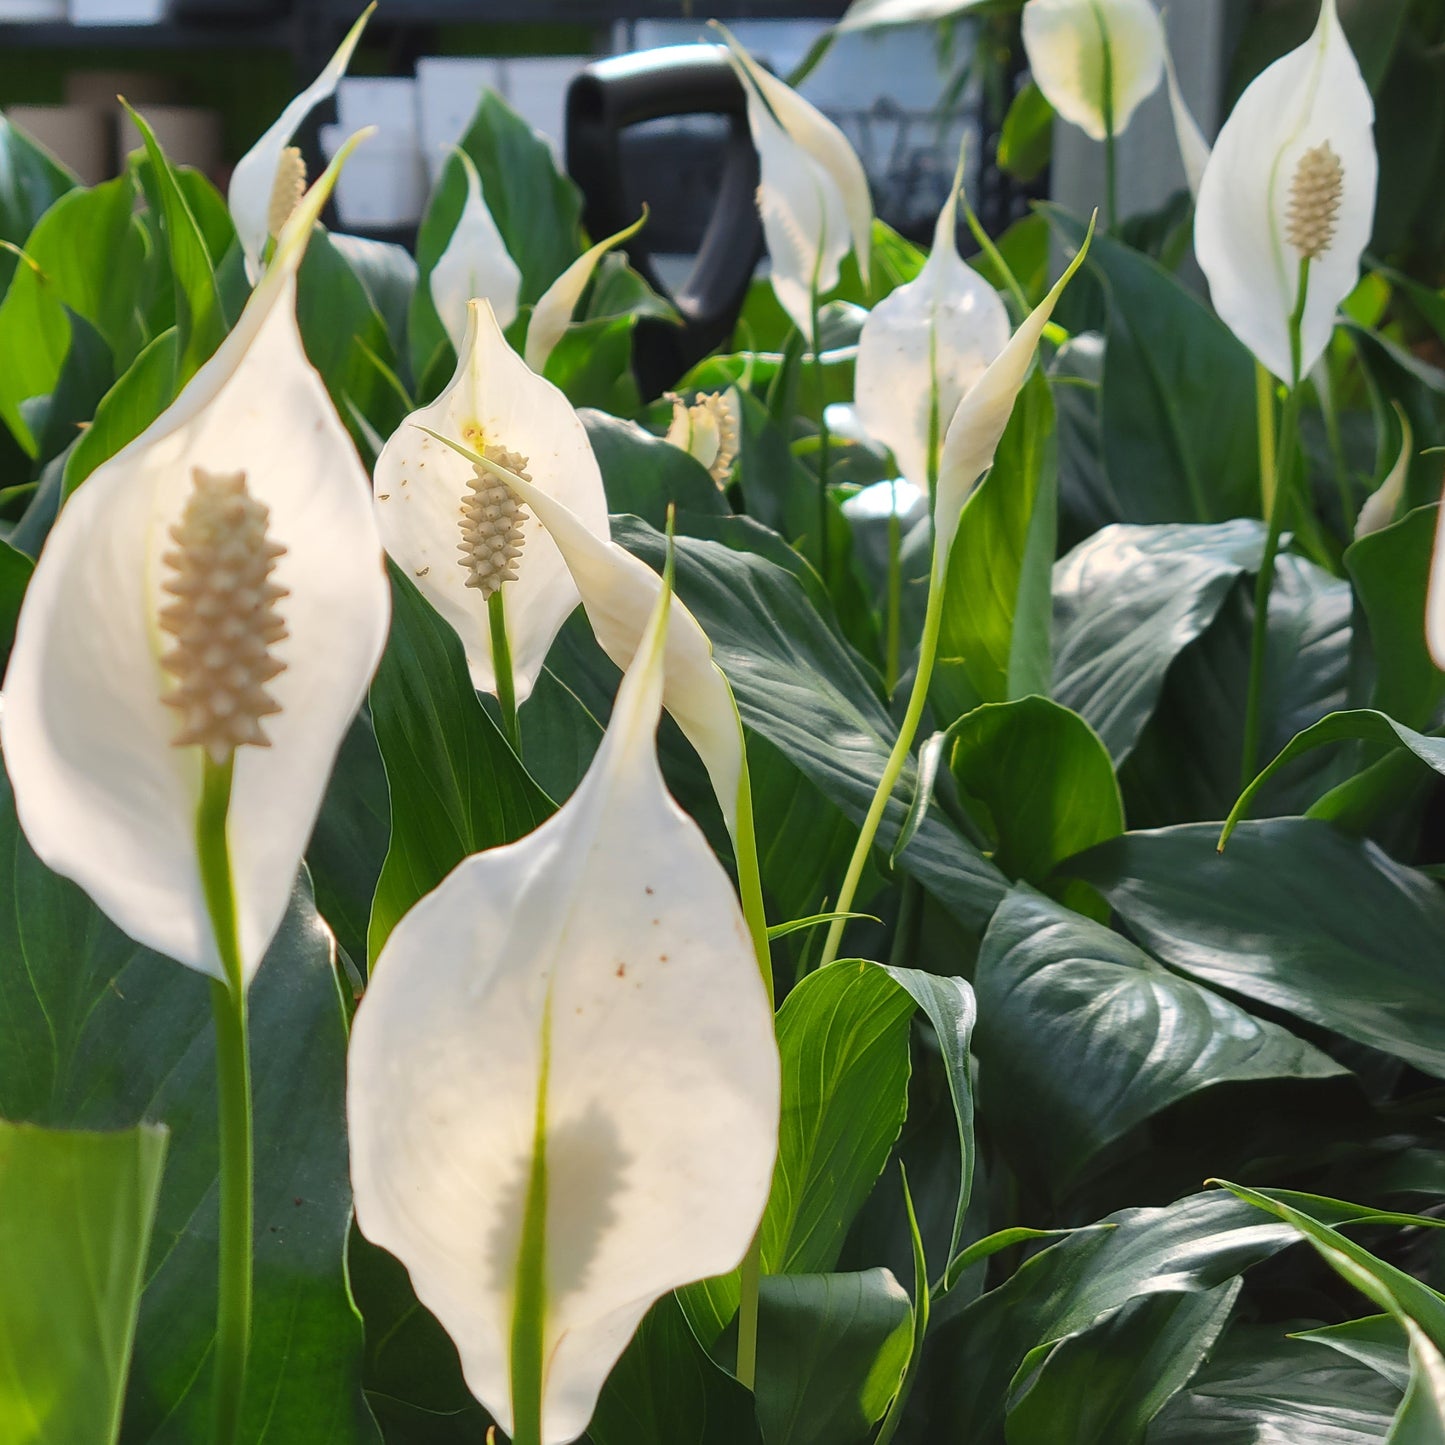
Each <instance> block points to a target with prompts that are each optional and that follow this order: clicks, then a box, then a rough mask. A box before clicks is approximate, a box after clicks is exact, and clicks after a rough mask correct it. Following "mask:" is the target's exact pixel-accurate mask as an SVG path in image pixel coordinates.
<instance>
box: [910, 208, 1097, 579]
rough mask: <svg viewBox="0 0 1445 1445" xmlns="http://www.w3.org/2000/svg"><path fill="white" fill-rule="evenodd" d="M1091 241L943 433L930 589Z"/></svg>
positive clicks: (942, 571) (940, 576)
mask: <svg viewBox="0 0 1445 1445" xmlns="http://www.w3.org/2000/svg"><path fill="white" fill-rule="evenodd" d="M1093 238H1094V222H1093V221H1090V223H1089V231H1088V234H1087V235H1086V236H1085V237H1084V244H1083V245H1082V246H1081V247H1080V248H1079V253H1078V255H1077V256H1075V257H1074V259H1073V260H1072V261H1071V262H1070V263H1069V266H1068V269H1067V270H1066V271H1065V272H1064V274H1063V275H1062V276H1060V277H1059V279H1058V281H1057V282H1056V283H1055V285H1054V288H1053V290H1052V291H1050V292H1049V294H1048V295H1047V296H1045V297H1044V299H1043V300H1042V301H1041V302H1040V303H1039V304H1038V306H1036V307H1035V308H1034V310H1033V311H1032V312H1030V313H1029V315H1028V316H1027V317H1026V318H1025V320H1024V322H1023V324H1022V325H1021V326H1020V327H1019V329H1018V330H1017V331H1016V332H1014V334H1013V339H1012V340H1011V341H1010V342H1009V344H1008V345H1007V346H1006V347H1004V349H1003V351H1002V352H1001V353H1000V354H999V357H998V359H997V360H996V361H995V362H994V363H993V364H992V365H991V366H990V367H989V368H988V370H987V371H985V372H984V374H983V375H982V376H981V377H980V378H979V379H978V381H977V382H976V383H975V384H974V386H973V387H972V388H971V389H970V391H969V392H968V394H967V395H966V396H965V397H964V398H963V400H962V401H961V402H959V404H958V410H957V411H955V412H954V414H953V419H952V420H951V421H950V422H949V424H948V432H947V434H946V435H945V437H944V439H943V458H942V462H941V464H940V466H939V471H938V495H937V497H936V499H935V501H934V508H933V520H934V544H933V570H934V582H933V585H934V586H935V587H939V586H942V585H943V579H944V578H945V577H946V576H947V574H948V554H949V552H950V551H951V550H952V548H953V539H954V537H955V536H956V535H957V534H958V522H959V518H960V516H961V515H962V513H963V505H964V503H965V502H967V501H968V499H969V497H970V496H971V495H972V493H973V489H974V488H975V487H976V486H977V485H978V483H979V479H980V478H981V477H982V476H983V474H984V473H985V472H986V471H987V470H988V469H989V468H990V467H991V466H992V465H993V457H994V453H995V452H996V451H997V450H998V444H999V442H1000V441H1002V440H1003V434H1004V429H1005V428H1006V427H1007V426H1008V423H1009V418H1010V417H1011V416H1012V415H1013V409H1014V403H1015V402H1016V401H1017V400H1018V395H1019V391H1020V389H1021V388H1022V387H1023V384H1024V382H1025V381H1026V380H1027V378H1028V374H1029V367H1030V366H1031V365H1032V364H1033V359H1034V352H1035V351H1036V350H1038V345H1039V339H1040V338H1041V337H1042V336H1043V334H1044V327H1045V326H1047V325H1048V322H1049V318H1050V317H1051V316H1052V315H1053V314H1054V307H1055V306H1057V305H1058V301H1059V297H1060V296H1062V295H1063V294H1064V287H1065V286H1067V285H1068V284H1069V282H1070V281H1071V280H1073V277H1074V272H1075V271H1077V270H1078V269H1079V267H1080V266H1082V265H1083V264H1084V257H1085V256H1086V255H1088V252H1089V243H1090V242H1091V241H1092V240H1093Z"/></svg>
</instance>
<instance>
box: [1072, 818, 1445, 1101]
mask: <svg viewBox="0 0 1445 1445" xmlns="http://www.w3.org/2000/svg"><path fill="white" fill-rule="evenodd" d="M1218 839H1219V832H1218V828H1217V826H1216V825H1212V824H1203V825H1193V826H1188V827H1180V828H1163V829H1160V830H1159V831H1158V832H1154V833H1132V834H1128V835H1126V836H1125V837H1123V838H1116V839H1114V840H1113V841H1112V842H1109V843H1105V844H1103V845H1102V846H1101V847H1099V848H1095V849H1092V850H1091V851H1090V852H1088V853H1086V854H1084V855H1083V857H1081V858H1078V859H1075V860H1074V861H1073V862H1072V863H1070V864H1069V872H1070V873H1072V874H1075V875H1076V876H1078V877H1082V878H1086V879H1088V880H1089V882H1091V883H1092V884H1094V886H1095V887H1096V888H1098V889H1099V890H1100V892H1102V893H1103V894H1104V896H1105V897H1106V898H1108V900H1109V902H1110V903H1112V904H1113V906H1114V907H1115V908H1116V909H1117V910H1118V911H1119V913H1120V914H1122V915H1123V917H1124V919H1125V920H1126V921H1127V923H1128V924H1129V927H1130V929H1131V930H1132V931H1133V932H1134V933H1135V934H1136V935H1137V936H1138V937H1139V938H1140V939H1141V940H1142V941H1143V943H1144V944H1145V945H1146V946H1147V947H1148V948H1149V950H1150V951H1151V952H1152V953H1154V954H1155V955H1156V956H1157V957H1159V958H1161V959H1163V960H1164V961H1165V962H1166V963H1167V964H1169V965H1170V966H1171V967H1173V968H1177V969H1179V970H1180V971H1182V972H1184V973H1187V974H1189V975H1190V976H1191V977H1194V978H1198V979H1201V980H1202V981H1204V982H1205V983H1208V984H1211V985H1214V986H1215V987H1218V988H1224V989H1228V990H1230V991H1231V992H1233V993H1236V994H1240V995H1242V996H1243V997H1245V998H1250V999H1255V1000H1257V1001H1259V1002H1260V1003H1265V1004H1269V1005H1271V1006H1273V1007H1275V1008H1282V1009H1285V1010H1287V1011H1288V1012H1290V1013H1293V1014H1297V1015H1298V1016H1299V1017H1300V1018H1304V1019H1309V1020H1310V1021H1311V1022H1312V1023H1316V1024H1322V1025H1323V1026H1324V1027H1326V1028H1330V1029H1334V1030H1335V1031H1336V1032H1338V1033H1341V1034H1343V1035H1344V1036H1345V1037H1346V1038H1350V1039H1355V1040H1357V1041H1359V1042H1360V1043H1366V1044H1369V1045H1371V1046H1372V1047H1374V1048H1377V1049H1382V1050H1383V1051H1384V1052H1386V1053H1388V1054H1394V1055H1396V1056H1397V1057H1399V1058H1402V1059H1405V1060H1407V1061H1409V1062H1410V1063H1412V1064H1414V1065H1415V1067H1416V1068H1419V1069H1422V1070H1424V1071H1425V1072H1426V1073H1429V1074H1434V1075H1437V1076H1442V1077H1445V979H1442V978H1441V976H1440V970H1439V969H1438V968H1437V966H1436V959H1437V958H1438V956H1439V940H1440V938H1442V937H1445V896H1442V894H1441V892H1440V890H1439V889H1438V888H1437V887H1436V886H1435V884H1434V883H1432V882H1430V881H1429V880H1428V879H1427V878H1424V877H1422V876H1421V875H1420V874H1418V873H1413V872H1411V870H1410V869H1408V868H1404V867H1402V866H1401V865H1400V864H1398V863H1396V862H1395V861H1394V860H1393V859H1391V858H1389V857H1388V856H1386V854H1384V853H1383V852H1382V851H1381V850H1380V849H1379V848H1377V847H1375V846H1374V844H1372V843H1364V842H1360V841H1358V840H1356V839H1353V838H1347V837H1344V836H1343V835H1341V834H1339V833H1337V832H1335V830H1334V829H1333V828H1331V827H1330V826H1329V825H1328V824H1325V823H1318V822H1314V821H1312V820H1310V819H1278V820H1276V821H1274V822H1268V823H1244V824H1241V825H1240V827H1239V828H1238V829H1237V830H1236V832H1235V834H1234V836H1233V838H1232V839H1231V840H1230V843H1229V847H1228V848H1227V849H1226V850H1225V852H1224V854H1223V855H1222V856H1221V855H1220V854H1219V853H1218V851H1217V843H1218Z"/></svg>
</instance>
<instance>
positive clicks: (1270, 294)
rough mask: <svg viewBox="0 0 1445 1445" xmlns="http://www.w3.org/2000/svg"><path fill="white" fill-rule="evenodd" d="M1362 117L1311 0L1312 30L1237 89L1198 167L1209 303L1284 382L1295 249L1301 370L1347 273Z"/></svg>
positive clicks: (1364, 158) (1329, 4) (1364, 132)
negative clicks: (1304, 282) (1303, 275)
mask: <svg viewBox="0 0 1445 1445" xmlns="http://www.w3.org/2000/svg"><path fill="white" fill-rule="evenodd" d="M1374 118H1375V108H1374V103H1373V102H1372V101H1371V99H1370V92H1369V90H1368V89H1367V88H1366V86H1365V82H1364V78H1363V77H1362V76H1361V74H1360V67H1359V65H1358V64H1357V63H1356V61H1355V57H1354V54H1353V53H1352V52H1351V50H1350V46H1349V42H1348V41H1347V40H1346V39H1345V33H1344V30H1343V29H1342V28H1341V26H1340V20H1339V16H1338V14H1337V13H1336V9H1335V0H1323V4H1322V5H1321V7H1320V17H1319V23H1318V24H1317V25H1316V26H1315V30H1314V34H1313V35H1311V36H1310V38H1309V39H1308V40H1307V41H1306V42H1305V43H1304V44H1303V45H1302V46H1300V47H1299V49H1298V50H1292V51H1290V53H1289V54H1288V55H1285V56H1282V57H1281V58H1280V59H1279V60H1277V61H1275V63H1274V64H1273V65H1271V66H1270V67H1269V68H1268V69H1267V70H1265V71H1264V72H1263V73H1262V74H1261V75H1259V76H1258V77H1256V79H1255V80H1254V81H1253V82H1252V83H1251V84H1250V86H1249V88H1248V89H1247V90H1246V91H1245V92H1244V94H1243V95H1242V96H1240V98H1239V103H1238V104H1237V105H1236V106H1235V107H1234V111H1233V113H1232V114H1231V115H1230V117H1229V119H1228V120H1227V121H1226V122H1225V124H1224V128H1223V130H1221V131H1220V133H1219V139H1218V140H1217V141H1216V142H1215V144H1214V150H1213V152H1212V153H1211V155H1210V157H1209V164H1208V165H1207V166H1206V167H1205V171H1204V179H1203V181H1202V182H1201V183H1200V187H1199V206H1198V210H1197V211H1196V213H1195V220H1194V249H1195V254H1196V255H1197V256H1198V257H1199V264H1200V266H1201V267H1202V268H1203V271H1204V274H1205V276H1207V277H1208V279H1209V292H1210V296H1211V297H1212V298H1213V301H1214V309H1215V310H1216V311H1218V313H1219V315H1220V317H1221V318H1222V319H1223V321H1224V322H1225V324H1226V325H1228V327H1229V328H1230V330H1231V331H1233V332H1234V334H1235V335H1236V336H1237V337H1238V338H1239V339H1240V340H1241V341H1242V342H1243V343H1244V344H1245V345H1246V346H1247V347H1249V349H1250V350H1251V351H1252V352H1253V353H1254V354H1255V356H1256V357H1258V359H1259V361H1260V362H1261V364H1262V365H1264V366H1265V367H1266V368H1267V369H1268V370H1269V371H1271V372H1273V373H1274V375H1275V376H1277V377H1279V378H1280V379H1281V380H1283V381H1285V382H1290V383H1292V382H1293V381H1294V380H1295V377H1294V374H1293V373H1294V362H1293V358H1292V356H1291V349H1290V326H1289V321H1290V316H1291V315H1292V314H1293V312H1294V310H1295V307H1296V304H1297V302H1298V299H1299V285H1300V275H1299V273H1300V257H1301V254H1310V255H1311V261H1310V267H1309V289H1308V292H1307V295H1306V298H1305V300H1306V304H1305V310H1304V316H1303V320H1302V323H1301V327H1300V352H1301V355H1300V374H1301V375H1305V374H1307V373H1308V372H1309V371H1311V370H1312V369H1313V367H1314V365H1315V363H1316V362H1317V361H1318V360H1319V359H1320V356H1321V355H1322V354H1323V352H1324V349H1325V347H1326V346H1327V345H1328V344H1329V339H1330V334H1331V332H1332V331H1333V330H1334V324H1335V313H1336V312H1337V311H1338V310H1339V306H1340V303H1341V302H1342V301H1343V300H1344V299H1345V297H1346V296H1348V295H1349V294H1350V292H1351V291H1352V290H1353V289H1354V287H1355V284H1356V282H1357V281H1358V280H1359V276H1360V256H1361V254H1362V253H1363V252H1364V249H1365V246H1366V244H1367V243H1368V242H1369V239H1370V232H1371V230H1372V229H1373V226H1374V217H1375V188H1376V182H1377V178H1378V175H1379V162H1378V160H1377V158H1376V155H1375V141H1374V134H1373V129H1372V127H1373V125H1374ZM1326 147H1328V154H1326V150H1325V148H1326ZM1307 157H1308V158H1310V159H1307ZM1330 157H1333V160H1331V159H1330ZM1302 167H1303V170H1302V169H1301V168H1302ZM1331 217H1332V218H1333V224H1332V225H1331V224H1329V218H1331ZM1298 242H1304V243H1307V244H1308V245H1309V246H1310V247H1311V250H1310V251H1309V252H1302V250H1301V248H1300V246H1299V245H1297V243H1298Z"/></svg>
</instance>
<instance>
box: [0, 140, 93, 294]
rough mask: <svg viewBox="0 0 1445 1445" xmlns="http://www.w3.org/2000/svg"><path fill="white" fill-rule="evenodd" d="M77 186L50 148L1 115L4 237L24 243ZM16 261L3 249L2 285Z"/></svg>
mask: <svg viewBox="0 0 1445 1445" xmlns="http://www.w3.org/2000/svg"><path fill="white" fill-rule="evenodd" d="M75 186H76V179H75V177H74V176H73V175H72V174H71V173H70V172H69V171H68V170H66V168H65V167H64V166H62V165H60V164H59V163H58V162H57V161H56V160H55V159H54V158H53V157H52V156H51V154H50V152H49V151H47V150H45V149H44V148H43V147H41V146H39V145H37V144H36V143H35V142H34V141H33V140H31V139H30V137H29V136H28V135H26V134H25V132H24V131H23V130H21V129H20V128H19V127H18V126H14V125H12V124H11V123H10V122H9V121H8V120H6V118H5V117H4V116H3V115H0V241H10V242H12V243H13V244H14V245H17V246H19V245H22V244H23V243H24V241H25V238H26V237H27V236H29V234H30V233H31V231H33V230H34V229H35V225H36V222H37V221H39V220H40V218H41V216H43V215H44V214H45V212H46V211H47V210H49V209H50V207H51V206H52V205H53V204H54V203H55V202H56V201H57V200H58V199H59V198H60V197H61V196H63V195H64V194H65V193H66V192H67V191H69V190H73V189H74V188H75ZM14 262H15V258H14V257H13V256H9V255H8V254H7V253H4V252H0V287H3V286H4V285H5V283H6V282H7V281H8V280H9V279H10V273H11V268H12V267H13V265H14Z"/></svg>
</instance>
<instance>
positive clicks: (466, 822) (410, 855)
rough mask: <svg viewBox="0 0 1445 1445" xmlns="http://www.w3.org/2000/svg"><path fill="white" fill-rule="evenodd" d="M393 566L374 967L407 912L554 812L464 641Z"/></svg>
mask: <svg viewBox="0 0 1445 1445" xmlns="http://www.w3.org/2000/svg"><path fill="white" fill-rule="evenodd" d="M389 565H390V571H391V584H392V588H391V590H392V618H391V636H390V639H389V641H388V642H387V646H386V653H385V655H384V656H383V657H382V659H381V666H380V667H379V668H378V669H377V673H376V678H375V680H374V681H373V682H372V685H371V720H372V724H373V726H374V727H375V729H376V741H377V745H378V746H379V747H380V749H381V757H382V761H383V763H385V765H386V781H387V787H388V789H389V792H390V796H391V843H390V846H389V847H388V849H387V854H386V861H385V862H384V863H383V864H382V868H381V876H380V878H379V879H378V881H377V885H376V897H375V899H374V900H373V902H372V908H371V922H370V925H369V927H368V930H367V953H368V958H369V960H370V961H373V962H374V961H375V959H376V955H377V954H378V953H379V952H380V951H381V945H382V944H383V943H385V942H386V937H387V935H388V934H389V933H390V932H391V930H392V928H393V926H394V925H395V924H396V922H397V920H398V919H399V918H400V917H401V916H402V914H404V913H405V912H406V911H407V910H408V909H409V908H410V907H411V906H412V904H413V903H415V902H416V901H417V899H418V898H420V897H421V896H422V895H423V894H425V893H429V892H431V890H432V889H433V888H435V887H436V885H437V884H438V883H440V882H441V881H442V879H443V878H445V877H446V875H447V874H448V873H450V872H451V870H452V869H453V868H454V867H456V865H457V864H458V863H460V862H461V861H462V859H463V858H466V857H469V856H470V855H471V854H473V853H480V852H482V851H483V850H484V849H487V848H493V847H496V845H497V844H499V843H510V842H511V841H512V840H513V839H515V838H519V837H521V836H522V834H523V833H529V832H531V830H532V829H533V828H535V827H536V826H537V824H538V823H540V822H542V821H543V820H544V819H545V818H547V817H549V816H550V815H551V814H552V812H553V811H554V806H553V804H552V802H551V800H550V799H549V798H548V797H547V795H546V794H545V793H543V791H542V790H541V789H540V788H539V787H538V786H537V785H536V783H534V782H533V781H532V779H531V777H530V776H529V775H528V773H527V771H526V769H525V768H524V767H523V766H522V764H521V761H520V760H519V759H518V757H517V755H516V754H515V753H514V752H513V751H512V749H511V748H510V746H508V744H507V740H506V739H505V738H504V737H503V736H502V733H501V730H500V729H499V728H498V727H497V725H496V724H495V723H494V722H493V721H492V719H491V715H490V714H489V713H487V712H486V710H485V709H484V708H483V707H482V705H481V703H480V702H479V701H478V699H477V694H476V692H475V690H474V689H473V687H472V684H471V679H470V678H469V677H468V675H467V667H466V660H465V658H464V657H463V655H462V644H461V640H460V639H459V638H458V637H457V635H456V633H454V632H453V631H452V630H451V628H450V627H448V626H447V624H446V623H445V622H443V621H442V620H441V618H440V617H438V616H437V614H436V613H435V612H434V611H432V609H431V608H430V607H429V606H428V605H427V603H426V602H425V601H424V600H423V598H422V596H421V594H420V593H419V592H418V591H417V590H416V588H415V587H414V586H413V585H412V583H411V581H410V580H409V579H408V578H406V577H404V576H403V575H402V573H401V572H400V570H399V569H398V568H397V567H396V566H395V565H394V564H389ZM523 726H524V727H525V726H526V724H525V722H524V723H523Z"/></svg>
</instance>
